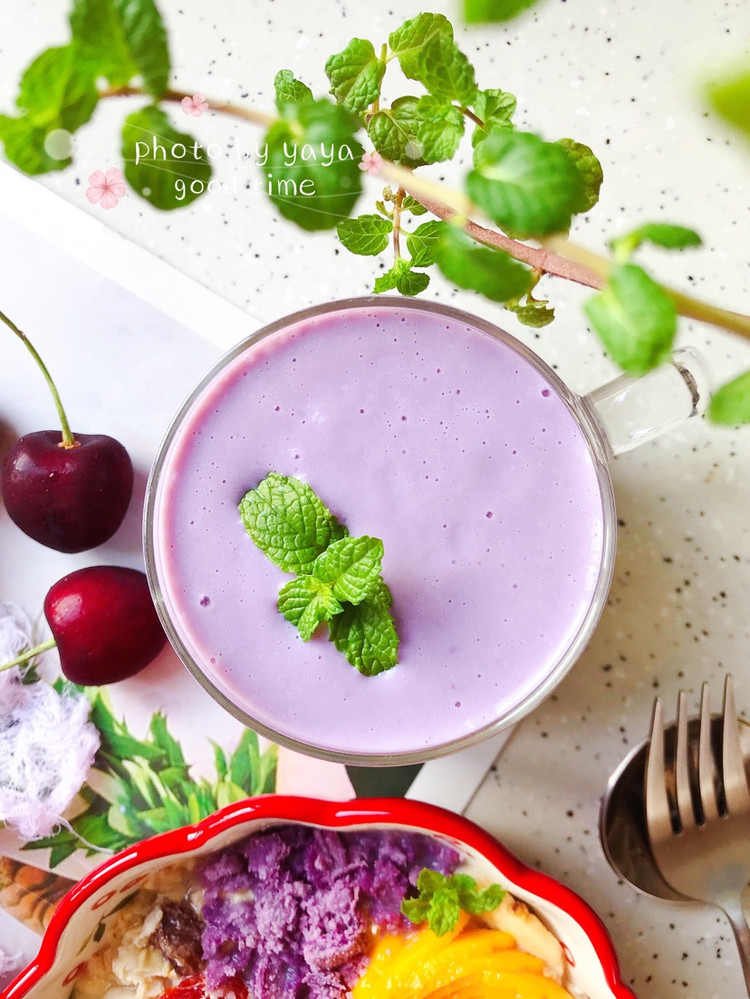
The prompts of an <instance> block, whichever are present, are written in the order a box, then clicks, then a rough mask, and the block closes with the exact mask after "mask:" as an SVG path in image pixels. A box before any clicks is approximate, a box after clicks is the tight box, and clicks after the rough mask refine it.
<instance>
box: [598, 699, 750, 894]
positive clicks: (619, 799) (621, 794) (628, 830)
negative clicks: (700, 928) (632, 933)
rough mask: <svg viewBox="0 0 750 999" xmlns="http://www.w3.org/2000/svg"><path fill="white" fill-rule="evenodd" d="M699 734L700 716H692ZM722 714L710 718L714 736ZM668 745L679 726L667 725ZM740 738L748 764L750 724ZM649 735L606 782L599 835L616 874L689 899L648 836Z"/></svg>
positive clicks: (648, 889) (651, 890)
mask: <svg viewBox="0 0 750 999" xmlns="http://www.w3.org/2000/svg"><path fill="white" fill-rule="evenodd" d="M689 724H690V727H691V729H692V727H693V726H694V727H695V733H693V732H692V731H691V732H690V735H691V737H692V736H693V735H697V726H698V719H697V718H696V719H691V721H690V723H689ZM720 725H721V717H720V716H719V715H714V716H713V717H712V719H711V737H712V739H717V740H720V739H721V730H720ZM664 736H665V745H666V746H667V747H668V751H671V750H672V747H673V745H674V741H675V739H676V727H675V725H670V726H669V727H668V728H666V729H665V732H664ZM741 742H742V749H743V755H744V758H745V764H746V766H747V765H748V764H749V763H750V726H748V725H743V726H742V733H741ZM647 749H648V739H644V741H643V742H642V743H641V744H640V745H638V746H636V747H635V748H634V749H632V750H631V751H630V753H628V755H627V756H626V757H625V759H624V760H623V761H622V763H621V764H620V765H619V767H618V768H617V769H616V770H615V772H614V773H613V774H612V776H611V777H610V779H609V781H608V782H607V787H606V790H605V792H604V795H603V797H602V802H601V808H600V811H599V836H600V838H601V843H602V847H603V849H604V853H605V856H606V857H607V860H608V861H609V863H610V865H611V867H612V869H613V870H614V872H615V874H617V875H619V877H621V878H622V879H623V880H624V881H626V882H627V883H628V884H629V885H631V886H632V887H633V888H635V889H636V890H637V891H640V892H643V893H644V894H646V895H650V896H651V897H653V898H660V899H664V900H666V901H668V902H688V901H690V900H689V899H686V898H685V896H684V895H679V894H678V893H677V892H675V891H674V890H673V889H672V888H670V887H669V885H668V884H667V883H666V882H665V881H664V880H663V878H662V877H661V875H660V874H659V872H658V870H657V869H656V866H655V864H654V861H653V858H652V856H651V850H650V848H649V845H648V839H647V836H646V820H645V816H644V811H643V785H644V777H645V766H646V751H647Z"/></svg>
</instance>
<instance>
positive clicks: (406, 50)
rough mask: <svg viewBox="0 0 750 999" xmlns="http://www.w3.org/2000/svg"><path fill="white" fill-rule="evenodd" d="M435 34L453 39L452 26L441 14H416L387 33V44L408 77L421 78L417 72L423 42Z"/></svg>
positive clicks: (412, 78) (411, 78) (418, 71)
mask: <svg viewBox="0 0 750 999" xmlns="http://www.w3.org/2000/svg"><path fill="white" fill-rule="evenodd" d="M436 35H442V36H443V37H445V38H447V39H449V40H451V41H452V40H453V26H452V25H451V23H450V21H449V20H448V18H447V17H445V16H444V15H443V14H426V13H423V14H417V16H416V17H412V18H410V19H409V20H408V21H405V22H404V23H403V24H402V25H401V27H400V28H396V30H395V31H392V32H391V34H390V35H389V37H388V46H389V48H390V50H391V52H392V53H393V54H394V55H395V56H396V57H397V59H398V61H399V65H400V66H401V71H402V73H403V74H404V76H406V77H408V79H410V80H419V79H421V78H420V76H419V73H420V64H421V54H422V50H423V48H424V45H425V43H426V42H427V41H428V40H429V39H430V38H433V37H435V36H436Z"/></svg>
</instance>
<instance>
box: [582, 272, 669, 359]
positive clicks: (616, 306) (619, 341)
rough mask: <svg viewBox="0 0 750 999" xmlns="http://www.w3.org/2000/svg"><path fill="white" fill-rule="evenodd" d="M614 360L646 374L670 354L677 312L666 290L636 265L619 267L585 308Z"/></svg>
mask: <svg viewBox="0 0 750 999" xmlns="http://www.w3.org/2000/svg"><path fill="white" fill-rule="evenodd" d="M584 310H585V312H586V315H587V317H588V319H589V322H590V323H591V325H592V326H593V327H594V330H595V331H596V332H597V333H598V335H599V337H600V339H601V340H602V342H603V344H604V346H605V348H606V349H607V352H608V353H609V355H610V357H611V358H612V360H613V361H614V362H615V363H616V364H618V365H619V366H620V367H621V368H622V369H623V370H624V371H628V372H630V373H631V374H634V375H642V374H645V373H646V372H647V371H650V370H651V369H652V368H655V367H656V366H657V365H658V364H660V363H661V362H662V361H663V360H665V359H666V357H667V356H668V355H669V353H670V351H671V349H672V343H673V342H674V338H675V334H676V332H677V313H676V310H675V307H674V304H673V302H672V300H671V298H670V297H669V295H668V294H667V293H666V291H665V290H664V289H663V288H662V287H661V285H659V284H657V283H656V281H654V280H653V278H651V277H649V275H648V274H647V273H646V272H645V271H644V270H643V269H642V268H641V267H638V266H636V265H635V264H620V265H618V266H616V267H615V268H614V269H613V270H612V273H611V275H610V277H609V281H608V282H607V285H606V286H605V287H604V289H603V290H602V291H600V292H598V293H597V294H596V295H594V297H593V298H590V299H589V300H588V301H587V302H586V304H585V305H584Z"/></svg>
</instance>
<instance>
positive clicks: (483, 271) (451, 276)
mask: <svg viewBox="0 0 750 999" xmlns="http://www.w3.org/2000/svg"><path fill="white" fill-rule="evenodd" d="M436 260H437V265H438V267H439V268H440V270H441V271H442V273H443V274H444V275H445V277H446V278H448V280H449V281H452V282H453V284H455V285H457V286H458V287H459V288H468V289H469V290H470V291H476V292H478V293H479V294H480V295H484V296H485V298H489V299H491V300H492V301H494V302H506V301H507V300H508V299H512V298H520V296H521V295H524V294H525V293H526V292H527V291H529V290H530V289H531V287H532V285H533V276H532V273H531V271H530V270H529V269H528V268H527V267H525V266H524V265H523V264H522V263H519V261H517V260H514V259H513V257H511V256H510V254H509V253H506V252H505V250H495V249H491V248H490V247H488V246H478V245H477V244H476V243H475V242H474V240H472V239H469V237H468V236H467V235H466V234H465V233H464V232H463V231H462V230H460V229H456V228H455V227H454V226H451V225H449V226H446V228H445V229H444V230H443V233H442V238H441V240H440V243H439V245H438V247H437V252H436Z"/></svg>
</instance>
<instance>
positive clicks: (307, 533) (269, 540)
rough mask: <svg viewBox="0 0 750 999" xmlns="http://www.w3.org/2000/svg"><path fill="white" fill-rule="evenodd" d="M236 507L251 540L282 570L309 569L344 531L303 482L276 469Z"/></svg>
mask: <svg viewBox="0 0 750 999" xmlns="http://www.w3.org/2000/svg"><path fill="white" fill-rule="evenodd" d="M239 510H240V516H241V518H242V523H243V524H244V525H245V530H246V531H247V533H248V534H249V535H250V537H251V538H252V540H253V541H254V542H255V544H256V545H257V546H258V548H260V550H261V551H262V552H264V554H265V555H266V557H267V558H269V559H270V560H271V562H273V564H274V565H276V566H278V567H279V569H282V570H283V571H284V572H299V573H309V572H311V571H312V567H313V564H314V562H315V559H316V558H317V557H318V555H320V554H322V552H324V551H325V550H326V548H327V547H328V545H329V544H331V542H332V541H336V540H338V539H339V538H340V537H342V532H345V530H346V528H342V526H341V524H339V522H338V521H337V520H336V518H335V517H334V516H333V514H332V513H331V511H330V510H329V509H328V508H327V507H326V506H325V505H324V504H323V502H322V501H321V500H320V499H318V497H317V496H316V495H315V493H314V492H313V490H312V489H311V488H310V486H309V485H308V484H307V483H306V482H302V481H301V480H300V479H295V478H292V477H288V476H285V475H279V474H277V473H276V472H271V473H270V474H269V475H267V476H266V478H265V479H262V480H261V481H260V482H259V483H258V485H257V486H256V487H255V489H251V490H250V491H249V492H247V493H246V494H245V495H244V496H243V498H242V499H241V500H240V504H239Z"/></svg>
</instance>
